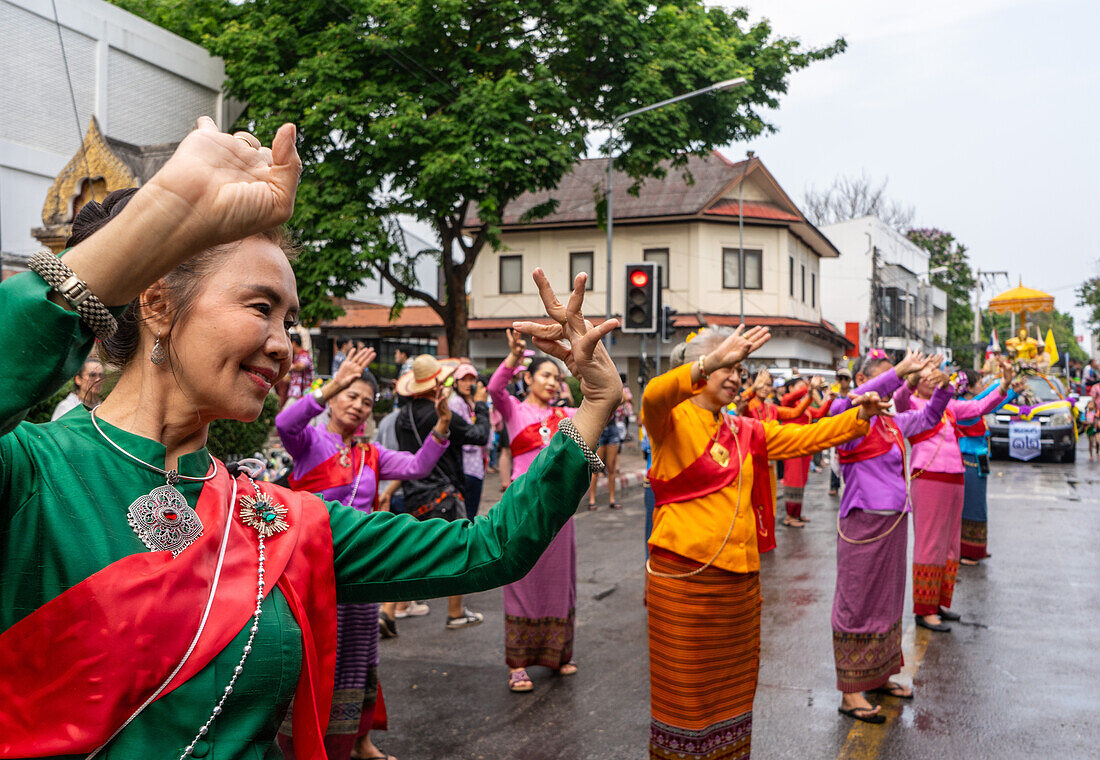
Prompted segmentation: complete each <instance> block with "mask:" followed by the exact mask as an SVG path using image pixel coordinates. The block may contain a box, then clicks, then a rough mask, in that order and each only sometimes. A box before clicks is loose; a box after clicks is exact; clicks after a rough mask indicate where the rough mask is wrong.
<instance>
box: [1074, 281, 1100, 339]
mask: <svg viewBox="0 0 1100 760" xmlns="http://www.w3.org/2000/svg"><path fill="white" fill-rule="evenodd" d="M1077 305H1078V306H1083V307H1085V308H1086V309H1088V315H1089V316H1088V323H1087V324H1088V328H1089V332H1091V333H1092V334H1093V335H1096V334H1097V333H1100V277H1090V278H1089V279H1087V280H1085V281H1084V282H1083V283H1081V285H1080V287H1078V288H1077Z"/></svg>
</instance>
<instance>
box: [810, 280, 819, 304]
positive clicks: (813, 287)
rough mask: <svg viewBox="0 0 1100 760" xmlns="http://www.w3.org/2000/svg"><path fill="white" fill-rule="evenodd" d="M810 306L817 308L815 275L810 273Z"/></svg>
mask: <svg viewBox="0 0 1100 760" xmlns="http://www.w3.org/2000/svg"><path fill="white" fill-rule="evenodd" d="M810 306H812V307H814V308H815V309H816V308H817V273H816V272H810Z"/></svg>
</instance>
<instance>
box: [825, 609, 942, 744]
mask: <svg viewBox="0 0 1100 760" xmlns="http://www.w3.org/2000/svg"><path fill="white" fill-rule="evenodd" d="M927 647H928V634H924V635H922V636H918V635H917V628H916V626H915V625H912V626H910V627H909V628H908V629H907V630H906V631H905V635H904V636H902V640H901V650H902V652H904V653H905V666H904V667H902V669H901V673H900V675H901V676H903V677H906V678H908V679H909V681H910V683H912V682H913V680H915V678H916V675H917V671H918V670H920V666H921V663H922V662H923V661H924V650H925V649H926V648H927ZM918 699H919V697H918ZM903 704H904V701H903V700H900V699H890V698H887V699H885V700H883V701H882V710H881V711H880V712H881V714H882V715H885V716H886V722H885V723H880V724H878V725H875V724H873V723H864V722H863V721H861V720H853V723H852V728H851V730H850V731H848V738H847V739H845V741H844V746H843V747H841V748H840V753H839V754H838V755H837V756H836V757H837V760H872V758H877V757H878V756H879V750H880V749H881V747H882V743H883V742H884V741H886V734H887V731H889V729H890V725H891V724H892V723H893V722H894V721H895V720H897V718H898V716H899V715H901V708H902V705H903Z"/></svg>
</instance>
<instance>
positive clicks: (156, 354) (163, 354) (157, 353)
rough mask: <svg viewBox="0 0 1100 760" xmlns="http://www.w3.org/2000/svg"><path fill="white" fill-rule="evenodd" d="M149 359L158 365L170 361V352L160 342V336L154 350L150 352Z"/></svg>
mask: <svg viewBox="0 0 1100 760" xmlns="http://www.w3.org/2000/svg"><path fill="white" fill-rule="evenodd" d="M149 361H151V362H152V363H153V364H155V365H157V366H158V367H159V366H160V365H162V364H164V363H165V362H166V361H168V352H167V351H165V350H164V346H162V345H161V344H160V338H157V342H156V343H154V344H153V350H152V351H150V352H149Z"/></svg>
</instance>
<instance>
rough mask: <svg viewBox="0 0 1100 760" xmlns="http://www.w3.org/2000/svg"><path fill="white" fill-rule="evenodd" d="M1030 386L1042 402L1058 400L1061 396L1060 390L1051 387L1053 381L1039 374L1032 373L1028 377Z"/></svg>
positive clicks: (1032, 392)
mask: <svg viewBox="0 0 1100 760" xmlns="http://www.w3.org/2000/svg"><path fill="white" fill-rule="evenodd" d="M1027 385H1028V388H1029V389H1030V390H1031V394H1032V395H1033V396H1034V397H1035V398H1036V399H1037V400H1038V401H1039V402H1040V403H1043V402H1046V401H1057V400H1059V399H1060V398H1061V396H1060V395H1059V393H1058V391H1057V390H1056V389H1055V388H1052V387H1051V383H1050V382H1049V381H1048V380H1047V379H1046V378H1045V377H1040V376H1039V375H1031V376H1029V377H1028V378H1027Z"/></svg>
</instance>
